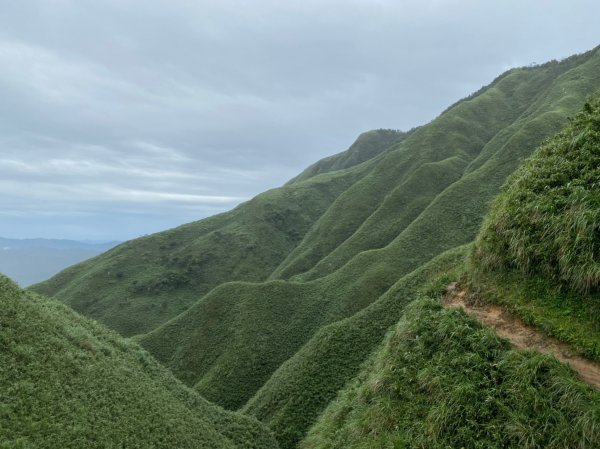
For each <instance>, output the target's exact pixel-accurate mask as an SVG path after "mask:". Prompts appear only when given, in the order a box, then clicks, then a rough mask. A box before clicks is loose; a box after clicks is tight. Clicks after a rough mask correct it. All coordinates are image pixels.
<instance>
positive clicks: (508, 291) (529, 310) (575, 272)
mask: <svg viewBox="0 0 600 449" xmlns="http://www.w3.org/2000/svg"><path fill="white" fill-rule="evenodd" d="M599 224H600V93H598V94H596V95H595V96H594V97H593V98H591V99H590V100H589V101H588V102H586V103H585V104H584V106H583V109H582V110H581V112H579V113H578V114H576V115H575V116H574V117H573V118H572V119H571V120H570V121H569V124H568V125H567V126H566V127H565V129H564V130H562V131H561V132H560V133H559V134H558V135H556V136H555V137H553V138H552V139H550V140H548V141H547V142H545V143H544V144H543V145H542V146H541V147H540V148H539V149H538V150H537V151H536V152H535V153H534V154H533V155H532V157H531V158H530V159H529V160H527V161H526V162H525V163H524V164H523V165H522V166H521V167H519V169H518V170H517V171H516V172H515V173H514V174H513V175H512V176H511V177H510V179H509V180H508V181H507V183H506V185H505V186H504V188H503V189H502V192H501V193H500V195H498V197H497V198H496V200H495V201H494V203H493V205H492V208H491V211H490V213H489V215H488V216H487V218H486V220H485V222H484V224H483V226H482V229H481V232H480V233H479V236H478V237H477V240H476V242H475V246H474V248H473V251H472V253H471V257H470V263H469V267H470V269H469V276H468V279H466V281H467V284H468V285H469V288H470V289H471V290H472V291H473V294H475V295H477V296H478V297H479V298H480V300H484V301H488V302H494V303H499V304H502V305H503V306H504V307H506V308H507V309H509V310H511V311H512V312H513V313H515V314H516V315H518V316H519V317H520V318H521V319H523V320H524V321H526V322H527V323H529V324H532V325H534V326H536V327H538V328H540V329H541V330H543V331H544V332H545V333H547V334H548V335H551V336H553V337H556V338H558V339H560V340H563V341H565V342H567V343H569V344H571V345H572V346H573V348H574V349H576V350H578V351H579V352H581V353H582V354H584V355H585V356H587V357H589V358H591V359H594V360H596V361H600V321H599V320H598V316H600V226H599Z"/></svg>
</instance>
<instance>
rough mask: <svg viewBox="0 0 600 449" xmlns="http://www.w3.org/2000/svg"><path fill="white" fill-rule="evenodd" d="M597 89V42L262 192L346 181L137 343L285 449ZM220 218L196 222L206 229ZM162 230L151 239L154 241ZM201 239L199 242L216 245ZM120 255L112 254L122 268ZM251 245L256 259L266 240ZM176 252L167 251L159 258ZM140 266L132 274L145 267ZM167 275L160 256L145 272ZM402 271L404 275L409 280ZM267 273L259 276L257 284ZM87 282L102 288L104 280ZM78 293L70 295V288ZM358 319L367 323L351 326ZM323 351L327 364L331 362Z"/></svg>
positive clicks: (177, 297) (178, 297) (507, 77)
mask: <svg viewBox="0 0 600 449" xmlns="http://www.w3.org/2000/svg"><path fill="white" fill-rule="evenodd" d="M599 87H600V55H599V54H598V51H597V50H594V51H591V52H588V53H587V54H584V55H580V56H576V57H573V58H569V59H568V60H565V61H562V62H552V63H548V64H545V65H542V66H538V67H531V68H522V69H514V70H511V71H509V72H507V73H506V74H504V75H502V76H501V77H499V78H498V79H497V80H495V81H494V82H493V83H492V84H491V85H490V86H487V87H486V88H483V89H481V90H480V91H479V92H478V93H476V94H475V95H473V96H471V97H469V98H467V99H465V100H463V101H461V102H458V103H457V104H456V105H454V106H453V107H451V108H449V109H448V110H447V111H446V112H444V113H443V114H442V115H441V116H440V117H438V118H437V119H436V120H434V121H433V122H431V123H430V124H428V125H426V126H423V127H421V128H418V129H416V130H415V131H413V132H412V133H410V135H408V136H406V138H405V139H404V140H402V141H400V142H397V143H396V144H394V145H393V146H392V147H390V148H388V149H387V150H385V151H383V152H382V153H380V154H379V155H378V156H375V157H373V158H371V159H369V160H367V161H365V162H363V163H361V164H358V165H354V166H351V167H349V168H343V169H340V170H336V171H331V172H327V173H321V174H316V175H314V176H311V177H310V178H308V179H305V180H302V181H296V182H293V183H291V184H289V185H287V186H285V187H284V188H283V189H277V190H274V191H272V192H270V193H272V194H273V195H277V196H280V195H283V192H293V191H295V190H289V189H305V191H306V196H307V198H312V194H311V193H310V192H312V191H313V190H314V189H316V187H317V186H321V188H325V186H329V185H331V183H332V182H333V183H335V184H336V185H337V183H338V181H337V180H338V179H340V180H344V181H345V184H344V185H343V188H338V187H336V188H335V193H334V194H331V195H329V196H327V201H328V203H327V201H323V202H322V203H321V202H320V203H319V204H321V205H322V207H321V209H320V210H319V212H318V213H314V214H312V215H311V216H310V220H308V219H307V220H305V221H304V222H303V223H304V225H305V227H303V229H304V232H303V233H302V234H301V236H299V237H298V239H297V240H295V241H294V244H293V245H289V246H286V247H285V248H286V251H287V252H286V251H279V252H277V254H278V257H279V258H278V260H277V262H276V263H274V264H273V265H269V268H268V269H269V270H271V272H270V273H266V271H267V269H266V268H265V267H266V265H265V264H263V265H262V266H261V267H258V268H259V270H260V271H261V273H263V274H262V276H263V277H262V278H260V279H258V278H256V279H248V278H239V277H238V278H236V277H234V276H232V275H231V274H230V273H228V274H226V275H223V276H222V277H221V278H219V279H220V281H219V282H223V281H224V280H238V281H240V280H242V281H248V280H250V281H253V282H229V283H225V284H222V285H218V286H217V283H215V284H214V286H215V288H214V289H212V290H210V291H209V292H208V293H207V294H206V295H204V296H203V297H200V295H199V294H198V296H197V297H196V298H195V299H196V301H195V302H194V303H193V305H192V306H191V307H189V308H188V309H187V310H185V311H184V312H183V313H181V314H180V315H178V316H177V317H175V318H173V319H171V320H170V321H168V322H166V323H163V324H162V325H160V326H159V327H156V328H155V329H153V330H152V331H151V332H150V333H148V334H145V335H142V336H140V337H137V338H138V341H139V342H140V343H141V344H142V345H143V346H144V347H145V348H146V349H148V350H149V351H150V352H151V353H153V354H154V355H155V356H156V357H157V358H158V359H159V361H161V362H162V363H163V364H165V365H167V366H168V367H169V368H170V369H171V370H172V371H173V372H174V373H175V374H176V376H178V377H179V378H180V379H182V380H184V382H185V383H186V384H188V385H190V386H194V387H195V389H196V390H197V391H199V392H200V393H201V394H202V395H204V396H206V397H207V398H208V399H210V400H213V401H215V402H218V403H219V404H221V405H224V406H226V407H228V408H239V407H242V406H244V404H246V406H245V408H244V411H245V412H247V413H249V414H251V415H253V416H255V417H257V418H258V419H259V420H261V421H263V422H264V423H266V424H268V425H269V426H270V427H271V428H272V429H274V430H275V431H276V436H277V438H278V439H279V442H280V444H281V446H282V447H286V448H291V447H294V445H295V444H296V443H297V442H298V441H299V440H300V439H301V438H302V437H303V435H304V434H305V432H306V431H307V430H308V428H309V426H310V425H311V424H312V423H313V422H314V420H315V419H316V418H317V416H318V415H319V413H321V412H322V411H323V409H324V408H325V407H326V406H327V404H328V402H329V401H330V400H331V399H332V398H333V396H334V395H335V390H337V389H339V388H341V386H342V385H344V383H345V382H346V381H348V379H349V378H351V377H352V376H353V375H355V374H356V372H357V371H358V367H359V365H360V363H361V362H362V361H363V360H364V358H365V357H366V355H367V354H368V353H369V351H371V350H372V349H373V348H374V347H375V345H376V344H377V341H378V339H381V337H382V335H383V329H384V328H385V327H386V326H389V325H390V324H392V323H394V322H395V321H396V320H397V319H398V316H399V314H400V313H401V312H402V307H403V305H404V304H406V302H408V301H409V300H410V299H412V298H413V297H414V294H415V292H416V291H418V290H419V288H418V285H416V284H413V283H412V282H413V281H414V279H417V278H420V276H421V275H420V274H418V273H423V272H422V271H420V268H421V267H423V266H424V265H425V264H427V263H428V262H430V261H432V260H433V259H434V258H435V257H437V256H439V255H440V254H442V253H444V252H446V251H448V250H450V249H452V248H456V247H458V246H461V245H464V244H466V243H469V242H471V241H472V240H473V239H474V238H475V236H476V234H477V232H478V230H479V226H480V224H481V221H482V220H483V217H484V215H485V213H486V211H487V207H488V204H489V202H490V201H491V200H492V199H493V197H494V196H495V195H497V193H498V192H499V189H500V186H501V185H502V184H503V183H504V181H505V180H506V178H507V177H508V176H509V175H510V174H511V173H512V172H513V171H514V170H515V169H516V168H517V167H518V166H519V164H520V163H521V162H522V161H523V160H524V159H525V158H526V157H528V156H529V155H530V154H531V153H532V152H533V150H534V149H535V148H536V147H537V146H538V145H539V144H540V143H541V142H542V141H543V140H544V139H546V138H547V137H549V136H551V135H553V134H554V133H556V132H558V131H559V130H560V129H561V128H562V127H563V126H564V124H565V123H566V120H567V117H568V116H570V115H573V114H574V113H575V112H576V111H577V110H578V109H579V108H580V107H581V105H582V104H583V103H584V102H585V98H586V97H587V96H588V95H589V94H591V93H592V92H593V91H595V90H596V89H598V88H599ZM290 195H291V193H290ZM259 198H260V197H259ZM290 202H291V203H294V200H293V198H292V199H290ZM326 203H327V204H326ZM285 204H287V203H285ZM309 204H310V203H306V207H308V206H309ZM292 209H293V208H292ZM240 210H242V209H241V208H240ZM279 210H281V209H279ZM234 212H235V211H234ZM262 213H263V212H260V211H259V212H257V214H256V217H257V218H256V220H259V221H260V220H261V219H262V217H264V215H261V214H262ZM242 215H243V214H242ZM242 215H239V216H238V215H235V217H234V220H233V223H237V222H238V220H240V219H241V217H242ZM284 215H285V214H284ZM227 217H231V215H227V214H224V215H222V216H218V217H216V218H214V219H209V220H204V221H202V222H200V223H202V225H201V226H209V224H211V223H213V222H211V220H226V219H227ZM292 219H293V220H295V219H296V218H295V217H293V216H292ZM190 226H192V227H191V228H189V229H193V226H198V225H197V224H196V225H190ZM211 226H212V224H211ZM214 226H215V227H214V229H217V228H219V227H221V226H223V222H219V223H217V224H215V225H214ZM181 229H182V228H180V230H179V231H178V230H175V231H172V232H180V231H181ZM183 229H186V228H185V227H184V228H183ZM286 229H287V228H286ZM207 232H208V233H211V232H212V230H210V231H207ZM277 235H288V233H287V231H286V232H284V233H283V234H276V236H277ZM159 236H160V235H159ZM159 236H153V237H151V238H150V239H149V240H148V241H149V242H152V244H154V242H155V240H153V239H158V238H159ZM275 240H277V237H275ZM139 243H140V242H133V243H132V245H133V246H132V248H140V247H141V246H139ZM218 243H219V242H213V243H211V245H213V244H214V245H216V244H218ZM206 245H207V246H205V247H203V248H204V249H203V251H215V252H218V251H220V249H219V248H220V247H217V246H215V247H213V246H210V245H208V243H207V244H206ZM265 245H267V246H268V245H270V242H265ZM187 246H188V245H187V244H186V245H184V246H182V248H181V250H182V251H183V250H184V249H185V247H187ZM127 251H129V250H127ZM127 251H125V252H124V253H122V254H121V258H122V260H121V261H120V262H119V264H123V266H124V265H125V264H124V261H125V260H126V257H128V256H127V255H126V252H127ZM255 251H257V252H258V254H259V255H261V254H265V253H264V252H263V251H268V249H267V250H265V249H264V248H262V247H257V248H256V250H255ZM175 253H176V250H175V249H168V248H167V249H166V250H165V256H166V257H169V256H170V255H171V254H175ZM284 253H285V254H284ZM114 254H117V253H114ZM450 254H452V253H450ZM234 256H236V254H233V256H232V258H231V259H226V260H231V261H233V260H234V258H233V257H234ZM241 260H245V259H243V258H242V259H241ZM221 266H227V265H224V264H222V261H221V259H218V258H217V259H215V266H212V267H211V268H210V269H211V270H215V272H219V270H220V269H221V268H220V267H221ZM235 266H237V265H235ZM235 266H234V265H231V266H228V268H229V271H235ZM94 267H95V265H94V263H91V264H90V265H88V267H87V268H88V269H90V270H92V269H94ZM138 267H139V268H138V269H139V271H140V272H142V271H141V270H142V268H143V264H142V263H140V264H139V265H138ZM163 272H164V270H163V267H162V266H160V265H157V266H156V267H155V271H154V272H153V271H150V272H149V274H148V276H150V277H156V276H160V275H161V273H163ZM411 272H414V273H413V275H414V276H413V275H411V276H407V275H408V274H409V273H411ZM196 276H199V277H201V276H202V274H201V273H199V272H198V273H195V274H194V275H193V276H192V278H195V277H196ZM267 277H268V279H269V281H268V282H257V281H260V280H263V279H265V278H267ZM80 279H81V283H80V284H79V285H80V286H85V285H86V283H87V281H86V280H85V279H84V278H80ZM94 279H97V280H98V282H99V283H97V284H96V285H95V288H96V289H98V293H95V294H96V295H97V296H95V297H98V296H101V295H102V294H103V293H102V289H103V286H102V284H101V283H100V281H101V280H102V279H103V278H102V277H101V276H96V277H94ZM409 279H412V280H413V281H409ZM52 282H53V281H50V284H51V283H52ZM192 282H193V281H192ZM215 282H216V281H215ZM414 282H416V281H414ZM405 283H408V284H405ZM46 285H49V284H46ZM72 285H74V284H73V283H71V282H66V283H62V284H61V288H62V289H66V290H68V289H69V288H71V286H72ZM207 285H208V284H207ZM207 288H208V287H207ZM66 290H65V291H66ZM199 291H200V290H199V289H198V290H193V289H190V290H185V289H177V290H173V291H171V292H167V293H166V294H168V295H171V296H172V297H173V299H174V301H173V303H174V304H176V303H177V302H178V301H179V302H181V301H189V302H187V303H186V305H187V304H191V301H192V299H193V298H192V295H193V294H194V293H196V292H199ZM76 293H77V292H76V290H74V291H72V292H70V293H69V294H72V295H73V297H74V298H75V297H77V296H78V295H77V294H76ZM184 293H185V295H184ZM186 295H188V296H186ZM57 296H60V295H57ZM84 297H85V296H82V298H84ZM117 298H119V297H118V295H115V296H114V297H113V302H114V300H115V299H117ZM395 301H398V302H395ZM135 311H137V310H135V309H130V310H129V312H135ZM115 315H117V313H116V311H115ZM123 315H124V314H123ZM151 316H152V315H151V314H150V313H148V314H147V316H146V317H143V318H145V319H148V318H151ZM166 316H167V314H165V315H163V317H166ZM379 320H382V321H381V322H379ZM382 323H383V324H382ZM367 329H373V332H372V333H370V334H369V335H368V336H364V337H363V336H361V334H362V331H364V330H367ZM352 343H356V351H354V350H355V348H354V346H353V344H352ZM332 355H335V360H336V366H332V365H330V363H329V362H330V360H329V359H330V357H331V356H332ZM337 366H339V367H340V368H339V369H337ZM297 373H300V374H299V375H297ZM325 384H327V385H325ZM330 386H331V387H330ZM250 399H251V400H250ZM248 400H250V402H247V401H248ZM299 417H300V419H299Z"/></svg>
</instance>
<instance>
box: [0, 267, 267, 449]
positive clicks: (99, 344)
mask: <svg viewBox="0 0 600 449" xmlns="http://www.w3.org/2000/svg"><path fill="white" fill-rule="evenodd" d="M0 304H1V305H2V307H1V308H0V391H2V393H1V397H2V399H1V401H0V447H1V448H3V449H4V448H6V449H8V448H10V449H13V448H14V449H17V448H24V449H25V448H40V449H42V448H43V449H52V448H57V449H66V448H74V449H75V448H76V449H80V448H84V447H85V448H102V449H105V448H110V447H115V448H116V447H120V448H142V447H143V448H165V449H166V448H169V449H172V448H207V449H216V448H230V449H233V448H240V449H241V448H244V449H245V448H257V449H259V448H265V449H267V448H276V447H277V445H276V443H275V440H274V439H273V437H272V436H271V435H270V433H269V431H268V430H267V429H266V428H265V427H264V426H262V425H261V424H259V423H258V422H256V421H255V420H253V419H251V418H249V417H247V416H243V415H241V414H237V413H232V412H226V411H225V410H223V409H221V408H220V407H217V406H215V405H213V404H210V403H209V402H207V401H206V400H204V399H203V398H201V397H200V396H199V395H198V394H196V393H194V392H193V391H191V390H190V389H189V388H187V387H185V386H184V385H182V384H181V383H180V382H178V381H177V380H176V379H175V378H174V377H173V376H172V375H171V374H170V373H169V372H168V371H167V370H166V369H165V368H163V367H162V366H160V365H159V364H158V363H157V362H156V361H155V360H154V359H153V358H152V357H151V356H150V355H148V353H146V352H145V351H144V350H142V349H141V348H140V347H139V346H138V345H137V344H135V343H132V342H131V341H128V340H125V339H123V338H122V337H120V336H118V335H117V334H116V333H114V332H113V331H110V330H108V329H106V328H105V327H104V326H102V325H100V324H98V323H95V322H93V321H91V320H89V319H87V318H83V317H82V316H80V315H78V314H77V313H75V312H73V311H72V310H70V309H69V308H68V307H66V306H64V305H62V304H59V303H58V302H56V301H54V300H49V299H46V298H44V297H42V296H39V295H36V294H33V293H30V292H25V291H23V290H21V289H19V288H18V287H17V285H16V284H14V283H12V282H11V281H9V280H8V279H7V278H5V277H0Z"/></svg>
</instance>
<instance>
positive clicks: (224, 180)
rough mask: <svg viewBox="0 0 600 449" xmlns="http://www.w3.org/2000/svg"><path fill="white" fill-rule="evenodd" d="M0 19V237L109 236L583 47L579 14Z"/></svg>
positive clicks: (372, 2) (167, 7)
mask: <svg viewBox="0 0 600 449" xmlns="http://www.w3.org/2000/svg"><path fill="white" fill-rule="evenodd" d="M5 3H6V5H3V6H2V7H1V9H2V11H1V14H0V67H2V69H0V98H2V101H1V102H0V118H1V120H0V191H1V192H2V196H1V197H0V198H1V199H0V235H4V236H7V237H36V236H42V237H63V238H75V239H83V238H89V239H126V238H131V237H135V236H138V235H141V234H144V233H149V232H154V231H157V230H160V229H165V228H167V227H171V226H174V225H177V224H181V223H184V222H187V221H191V220H194V219H199V218H202V217H204V216H207V215H210V214H213V213H216V212H218V211H222V210H226V209H229V208H231V207H232V206H234V205H235V204H237V203H239V202H240V201H243V200H244V199H247V198H249V197H251V196H253V195H255V194H256V193H258V192H260V191H263V190H265V189H267V188H270V187H275V186H278V185H280V184H282V183H283V182H285V181H286V180H287V179H289V178H291V177H292V176H294V175H295V174H296V173H297V172H299V171H300V170H301V169H302V168H303V167H304V166H306V165H308V164H309V163H311V162H313V161H314V160H316V159H318V158H320V157H323V156H326V155H329V154H332V153H334V152H337V151H341V150H343V149H345V148H346V147H347V146H348V145H349V144H350V143H352V141H353V139H354V138H355V137H356V136H357V135H358V134H359V133H360V132H362V131H365V130H367V129H372V128H379V127H384V128H397V129H409V128H411V127H413V126H416V125H419V124H423V123H425V122H427V121H429V120H431V119H432V118H434V117H435V116H436V115H437V114H439V112H441V111H442V110H443V109H444V108H445V107H446V106H448V105H449V104H450V103H452V102H454V101H456V100H458V99H459V98H461V97H463V96H465V95H467V94H469V93H471V92H472V91H474V90H476V89H478V88H479V87H481V86H482V85H484V84H487V83H488V82H490V81H491V80H492V79H493V78H494V77H495V76H496V75H498V74H499V73H500V72H502V71H504V70H506V69H507V68H509V67H513V66H517V65H526V64H529V63H532V62H543V61H546V60H549V59H554V58H561V57H566V56H569V55H570V54H573V53H577V52H582V51H585V50H588V49H590V48H592V47H594V46H596V45H598V44H600V42H599V41H598V40H599V37H598V35H597V32H596V30H597V24H596V18H597V17H598V16H599V13H600V4H598V3H597V2H595V1H581V0H578V1H570V2H564V1H553V0H529V1H522V0H519V1H517V0H509V1H503V2H481V1H474V0H454V1H451V0H446V1H444V0H426V1H423V0H406V1H386V0H350V1H348V0H345V1H341V0H330V1H323V0H321V1H313V0H308V1H307V0H304V1H290V2H274V1H267V0H256V1H253V2H241V1H231V0H225V1H223V0H221V1H219V2H207V1H193V0H168V1H167V0H162V1H159V0H104V1H102V2H98V1H94V0H77V1H75V0H37V1H34V0H20V1H19V2H5Z"/></svg>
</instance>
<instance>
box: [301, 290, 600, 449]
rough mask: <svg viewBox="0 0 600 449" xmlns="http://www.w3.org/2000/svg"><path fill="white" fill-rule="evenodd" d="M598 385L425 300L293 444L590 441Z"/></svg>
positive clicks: (595, 432)
mask: <svg viewBox="0 0 600 449" xmlns="http://www.w3.org/2000/svg"><path fill="white" fill-rule="evenodd" d="M599 441H600V392H598V391H597V390H595V389H593V388H592V387H590V386H587V385H585V384H582V383H581V382H579V381H578V380H577V379H576V377H575V375H574V373H573V372H572V371H571V370H570V369H569V368H568V367H567V366H566V365H563V364H561V363H559V362H557V361H556V360H555V359H553V358H552V357H549V356H546V355H541V354H539V353H534V352H523V351H514V350H511V349H510V345H509V344H508V342H506V341H504V340H501V339H499V338H498V337H497V336H496V335H495V334H494V332H493V331H491V330H490V329H488V328H485V327H483V326H482V325H481V324H479V323H478V322H477V321H476V320H474V319H473V318H470V317H467V316H466V315H465V314H464V312H462V311H459V310H457V309H448V310H446V309H443V308H442V306H441V304H440V302H439V301H438V300H436V299H431V298H423V299H419V300H417V301H415V302H413V303H412V304H411V305H410V306H409V307H407V309H406V311H405V313H404V316H403V318H402V320H401V321H400V322H399V324H398V325H397V327H396V328H395V330H394V331H393V333H391V334H390V335H389V336H388V337H387V338H386V340H385V343H384V344H383V346H382V348H381V349H380V350H379V351H378V352H377V353H375V354H374V356H373V357H372V358H371V359H370V361H369V362H368V363H367V364H366V365H365V367H364V368H363V370H362V371H361V373H360V375H359V376H357V378H356V379H355V380H354V381H353V382H352V383H350V385H349V386H348V387H347V388H346V389H344V391H343V392H342V393H340V395H339V396H338V398H337V399H336V400H335V401H334V402H332V403H331V405H330V406H329V407H328V408H327V410H326V411H325V412H324V413H323V415H322V416H321V417H320V419H319V421H318V423H317V424H316V425H315V426H313V428H312V429H311V430H310V432H309V433H308V436H307V437H306V438H305V439H304V441H303V442H302V443H301V444H300V445H299V447H300V448H303V449H309V448H310V449H316V448H328V449H334V448H340V449H342V448H343V449H350V448H356V449H358V448H361V449H363V448H364V449H367V448H369V449H376V448H381V449H383V448H405V447H407V448H408V447H423V448H431V449H435V448H440V449H442V448H460V447H464V448H490V449H492V448H498V449H500V448H522V449H533V448H536V449H551V448H554V449H564V448H595V447H598V442H599Z"/></svg>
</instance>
